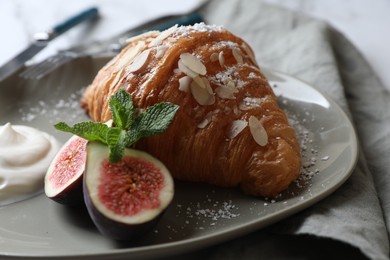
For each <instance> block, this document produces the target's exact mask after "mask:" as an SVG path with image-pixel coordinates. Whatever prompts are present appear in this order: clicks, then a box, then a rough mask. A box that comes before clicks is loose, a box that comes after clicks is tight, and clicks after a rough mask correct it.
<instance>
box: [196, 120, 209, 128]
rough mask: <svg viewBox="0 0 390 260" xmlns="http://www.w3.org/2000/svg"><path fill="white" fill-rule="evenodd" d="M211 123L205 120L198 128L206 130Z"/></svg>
mask: <svg viewBox="0 0 390 260" xmlns="http://www.w3.org/2000/svg"><path fill="white" fill-rule="evenodd" d="M209 123H210V121H209V120H208V119H207V118H205V119H204V120H203V121H202V122H200V123H199V124H198V128H201V129H203V128H205V127H206V126H207V125H208V124H209Z"/></svg>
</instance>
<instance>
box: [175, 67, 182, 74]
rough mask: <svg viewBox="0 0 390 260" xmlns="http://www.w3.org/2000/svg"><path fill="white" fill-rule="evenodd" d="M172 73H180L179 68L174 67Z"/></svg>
mask: <svg viewBox="0 0 390 260" xmlns="http://www.w3.org/2000/svg"><path fill="white" fill-rule="evenodd" d="M173 73H175V74H180V73H181V70H180V69H179V68H176V69H174V70H173Z"/></svg>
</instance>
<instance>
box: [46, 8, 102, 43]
mask: <svg viewBox="0 0 390 260" xmlns="http://www.w3.org/2000/svg"><path fill="white" fill-rule="evenodd" d="M97 15H98V9H97V8H96V7H92V8H89V9H87V10H85V11H83V12H81V13H79V14H77V15H75V16H72V17H70V18H69V19H67V20H65V21H64V22H62V23H60V24H57V25H56V26H54V27H53V29H52V31H53V33H54V35H53V38H55V37H56V36H58V35H60V34H62V33H64V32H66V31H67V30H69V29H70V28H72V27H73V26H75V25H77V24H79V23H81V22H83V21H85V20H87V19H91V18H94V17H96V16H97Z"/></svg>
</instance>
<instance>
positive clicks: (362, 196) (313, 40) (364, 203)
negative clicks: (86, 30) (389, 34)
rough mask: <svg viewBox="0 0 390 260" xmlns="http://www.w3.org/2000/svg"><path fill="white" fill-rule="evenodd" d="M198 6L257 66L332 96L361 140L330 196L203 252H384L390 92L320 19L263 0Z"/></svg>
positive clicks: (255, 255)
mask: <svg viewBox="0 0 390 260" xmlns="http://www.w3.org/2000/svg"><path fill="white" fill-rule="evenodd" d="M202 12H203V14H204V17H205V20H206V22H207V23H209V24H218V25H224V26H225V27H226V28H228V29H229V30H231V31H232V32H233V33H235V34H237V35H239V36H240V37H242V38H243V39H245V40H246V41H247V42H248V43H249V44H250V45H251V46H252V47H253V49H254V51H255V53H256V56H257V60H258V61H259V64H260V66H266V67H269V68H273V69H275V70H278V71H282V72H284V73H287V74H290V75H293V76H295V77H297V78H300V79H302V80H304V81H306V82H308V83H310V84H311V85H312V86H314V87H316V88H318V89H320V90H321V91H323V92H325V93H327V94H328V95H329V96H331V97H332V98H333V99H334V100H335V101H336V102H337V103H338V104H339V105H340V106H341V107H342V108H343V109H344V111H345V112H346V113H347V114H348V115H350V117H351V119H352V120H353V121H354V124H355V126H356V129H357V132H358V135H359V141H360V145H361V150H360V154H359V161H358V164H357V166H356V169H355V170H354V172H353V174H352V176H351V177H350V179H349V180H348V181H347V182H346V183H345V184H344V185H343V186H342V187H341V188H340V189H338V190H337V191H336V192H335V193H333V194H332V195H331V196H329V197H328V198H326V199H324V200H322V201H321V202H320V203H318V204H316V205H314V206H312V207H310V208H308V209H307V210H304V211H303V212H301V213H298V214H296V215H294V216H292V217H290V218H288V219H286V220H284V221H282V222H280V223H277V224H275V225H273V226H272V227H269V228H266V229H263V230H259V231H256V232H254V233H253V234H251V235H248V236H245V237H242V238H239V239H236V240H234V241H231V242H229V243H225V244H222V245H220V246H217V247H214V248H211V249H208V250H206V251H204V252H203V254H204V255H203V256H207V258H213V259H259V258H261V259H263V258H264V259H283V258H295V259H298V258H299V259H307V258H310V259H324V258H326V257H327V256H337V255H338V254H339V252H338V251H337V250H341V251H340V252H347V253H349V255H348V256H350V257H353V258H348V259H357V258H358V257H359V256H360V258H361V257H362V256H366V257H368V258H371V259H389V240H388V231H387V229H386V222H387V224H390V195H388V196H386V194H390V193H389V189H390V185H389V184H390V167H389V166H390V165H389V161H390V160H389V156H388V155H389V153H390V142H389V141H390V138H389V130H390V124H389V122H390V121H389V120H388V119H389V118H390V96H389V93H388V92H386V91H385V89H384V87H383V86H382V85H381V83H380V81H379V80H378V79H377V77H376V76H375V74H374V73H373V71H372V70H371V68H370V67H369V66H368V64H367V63H366V62H365V61H364V59H363V58H362V57H361V55H360V54H359V52H358V51H357V50H356V49H355V47H354V46H353V45H352V44H351V43H350V42H349V41H348V40H347V39H346V38H345V37H344V36H343V35H341V34H340V33H338V32H337V31H336V30H334V29H333V28H332V27H331V26H329V25H328V24H326V23H325V22H323V21H319V20H316V19H312V18H310V17H307V16H304V15H302V14H300V13H296V12H292V11H288V10H285V9H281V8H277V7H274V6H271V5H268V4H265V3H263V2H261V1H253V0H243V1H242V0H241V1H240V0H224V1H222V0H221V1H218V0H215V1H211V2H210V3H209V4H208V5H207V6H206V7H205V8H204V9H203V10H202ZM315 250H319V251H318V252H316V251H315ZM327 250H331V251H334V253H333V254H331V253H329V251H328V252H327ZM335 250H336V251H335ZM361 253H362V254H361Z"/></svg>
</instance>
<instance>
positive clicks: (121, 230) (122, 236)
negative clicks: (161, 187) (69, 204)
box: [83, 142, 173, 241]
mask: <svg viewBox="0 0 390 260" xmlns="http://www.w3.org/2000/svg"><path fill="white" fill-rule="evenodd" d="M92 147H93V148H92ZM101 147H102V146H101V145H99V144H98V145H96V142H90V143H88V146H87V164H86V171H85V173H84V177H83V192H84V202H85V205H86V208H87V211H88V213H89V215H90V217H91V219H92V221H93V222H94V224H95V226H96V227H97V229H98V230H99V232H100V233H101V234H103V235H105V236H107V237H109V238H111V239H114V240H118V241H124V240H132V239H134V238H137V237H139V236H140V235H143V234H145V233H147V232H148V231H150V230H151V229H152V228H153V227H154V226H155V225H156V224H157V223H158V221H159V220H160V219H161V217H162V216H163V214H164V212H165V211H166V208H167V207H168V206H169V204H170V203H171V201H172V197H173V180H172V179H171V181H172V182H171V184H169V185H168V186H169V187H170V188H172V195H171V196H172V197H171V198H169V199H164V201H165V202H166V205H165V206H163V207H161V208H159V209H158V214H157V215H155V216H154V217H145V216H143V217H142V218H140V219H139V223H131V224H130V223H125V222H120V220H118V219H117V220H115V219H112V218H110V217H108V216H107V214H106V215H104V214H103V212H101V211H100V210H99V209H98V207H97V206H96V205H95V204H94V203H96V202H94V201H92V199H91V196H90V194H96V190H89V189H90V187H88V181H87V179H89V180H91V178H92V179H94V180H96V181H98V180H99V176H100V174H99V172H96V171H97V170H95V169H99V167H97V168H95V166H96V165H100V164H101V161H102V160H103V159H106V158H108V153H107V156H105V157H104V158H103V157H102V156H101V155H97V156H94V155H91V154H95V152H96V151H97V150H99V151H101V150H102V149H107V146H105V147H104V148H101ZM126 149H127V148H126ZM128 150H129V149H128ZM99 153H100V152H99ZM137 153H138V152H137ZM140 153H143V152H140ZM100 154H101V153H100ZM148 156H150V155H148ZM142 159H145V158H142ZM153 160H156V159H153ZM152 163H153V164H155V163H156V161H153V162H152ZM158 163H160V164H161V162H158ZM91 164H92V165H91ZM89 166H90V167H89ZM158 167H160V169H161V167H162V166H161V165H159V166H158ZM163 167H164V169H166V168H165V166H163ZM91 168H95V169H92V170H91ZM166 172H168V170H166ZM168 174H169V172H168ZM164 176H165V175H164ZM169 176H170V175H169ZM165 178H167V176H165ZM169 178H171V177H169ZM166 181H167V180H166ZM168 183H169V181H168ZM97 203H99V202H97Z"/></svg>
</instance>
